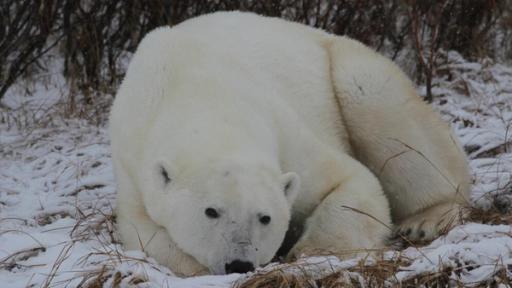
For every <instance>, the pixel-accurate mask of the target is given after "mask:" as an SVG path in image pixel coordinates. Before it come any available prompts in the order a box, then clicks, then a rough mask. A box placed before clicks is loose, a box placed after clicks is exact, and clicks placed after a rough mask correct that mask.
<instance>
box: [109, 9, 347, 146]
mask: <svg viewBox="0 0 512 288" xmlns="http://www.w3.org/2000/svg"><path fill="white" fill-rule="evenodd" d="M328 38H329V36H328V35H327V34H326V33H324V32H322V31H320V30H316V29H312V28H309V27H306V26H304V25H300V24H296V23H291V22H286V21H284V20H281V19H276V18H267V17H261V16H257V15H254V14H250V13H241V12H218V13H214V14H210V15H206V16H202V17H198V18H195V19H193V20H190V21H185V22H183V23H181V24H179V25H177V26H175V27H173V28H167V27H165V28H159V29H157V30H155V31H154V32H152V33H150V34H148V36H146V37H145V39H144V40H143V41H142V43H141V44H140V46H139V48H138V50H137V52H136V54H135V56H134V57H133V59H132V63H131V64H130V68H129V70H128V73H127V75H126V80H125V81H124V83H123V85H122V86H121V88H120V92H119V93H118V96H117V98H125V99H116V102H119V103H116V105H114V109H115V110H117V111H113V113H112V116H113V117H112V124H111V125H116V124H115V118H116V117H115V114H124V113H133V114H132V115H138V116H137V117H131V118H133V119H131V120H130V121H133V123H126V119H127V117H118V118H119V119H124V121H125V122H124V123H123V124H120V125H122V126H123V127H124V128H123V127H120V128H119V129H118V128H115V130H114V129H113V130H114V131H113V132H114V133H119V134H123V135H124V136H125V137H129V135H130V134H133V133H136V132H133V131H134V130H137V127H140V128H139V129H142V130H144V129H146V128H147V127H148V126H150V125H147V123H148V122H151V121H152V120H151V115H154V114H155V113H154V111H155V110H156V109H159V103H160V100H161V98H164V97H175V95H173V96H170V94H169V93H168V91H172V90H173V89H176V87H178V86H179V85H180V84H181V83H182V82H185V81H180V79H181V77H188V76H183V75H192V74H198V73H204V75H212V76H215V77H224V78H225V81H227V83H229V81H233V80H234V79H236V81H239V82H243V81H250V83H249V82H247V83H238V85H239V86H240V87H242V88H243V87H247V88H245V89H252V91H250V92H254V91H253V90H256V89H253V88H254V87H258V89H257V92H258V94H265V95H255V93H244V95H240V97H261V99H265V100H262V101H266V102H268V99H267V98H266V97H268V96H269V95H273V96H276V97H279V98H280V99H279V101H286V105H287V106H289V107H291V108H292V109H294V110H295V111H296V113H297V114H298V116H299V118H300V119H301V120H303V121H304V123H303V124H304V125H306V126H308V128H310V130H311V131H313V133H316V134H317V136H318V137H319V138H320V139H321V140H322V141H323V142H324V143H329V144H330V145H332V146H333V147H335V148H341V149H348V145H346V143H345V142H344V141H343V139H344V138H346V132H345V130H344V128H343V125H342V124H341V118H340V114H339V113H340V112H339V107H338V105H337V102H336V99H335V96H334V94H333V90H332V85H331V83H330V74H329V73H330V72H329V64H328V63H329V55H328V52H327V49H325V45H326V42H327V40H328ZM219 75H221V76H219ZM206 77H207V76H206ZM134 78H136V79H137V80H135V81H134V80H133V79H134ZM130 79H132V80H130ZM142 80H143V82H142ZM187 82H188V81H187ZM134 83H144V85H142V84H140V85H139V86H135V85H134ZM125 84H126V85H125ZM197 85H201V83H197ZM267 94H268V95H267ZM251 95H252V96H251ZM203 96H209V95H203ZM222 100H223V99H219V101H222ZM271 101H272V99H271ZM121 102H126V105H123V104H122V103H121ZM134 103H136V104H134ZM265 105H269V106H272V103H265ZM123 106H126V107H123ZM134 107H135V108H134ZM134 109H135V110H134ZM127 111H130V112H127ZM126 126H128V127H130V128H126ZM120 129H121V130H122V129H124V130H125V131H124V132H119V130H120ZM128 129H129V131H128ZM135 136H136V137H135ZM340 136H341V137H340ZM133 137H135V138H139V139H141V138H144V137H141V135H138V134H137V135H132V137H131V138H133ZM126 140H128V139H126ZM132 140H133V139H132ZM113 145H114V143H113Z"/></svg>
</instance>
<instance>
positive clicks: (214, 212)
mask: <svg viewBox="0 0 512 288" xmlns="http://www.w3.org/2000/svg"><path fill="white" fill-rule="evenodd" d="M204 214H205V215H206V216H207V217H208V218H212V219H215V218H219V216H220V215H219V212H217V210H215V209H213V208H206V209H205V210H204Z"/></svg>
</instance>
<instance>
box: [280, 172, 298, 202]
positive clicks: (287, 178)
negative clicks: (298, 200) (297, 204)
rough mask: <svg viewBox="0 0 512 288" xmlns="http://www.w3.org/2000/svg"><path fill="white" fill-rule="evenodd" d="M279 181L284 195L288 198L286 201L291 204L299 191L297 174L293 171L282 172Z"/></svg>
mask: <svg viewBox="0 0 512 288" xmlns="http://www.w3.org/2000/svg"><path fill="white" fill-rule="evenodd" d="M281 183H282V185H283V191H284V196H285V197H286V199H287V200H288V203H290V204H292V203H293V201H295V197H297V194H298V193H299V187H300V178H299V175H297V173H294V172H288V173H284V174H283V176H281Z"/></svg>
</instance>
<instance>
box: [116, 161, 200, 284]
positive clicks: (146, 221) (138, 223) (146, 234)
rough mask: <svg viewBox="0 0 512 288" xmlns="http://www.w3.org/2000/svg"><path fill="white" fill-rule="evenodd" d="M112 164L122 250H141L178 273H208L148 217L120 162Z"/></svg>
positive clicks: (187, 274)
mask: <svg viewBox="0 0 512 288" xmlns="http://www.w3.org/2000/svg"><path fill="white" fill-rule="evenodd" d="M116 164H117V163H116V161H114V165H115V166H116V169H115V172H116V182H117V230H118V233H119V235H120V238H121V242H122V243H123V247H124V249H125V250H142V251H144V252H145V253H146V254H147V255H148V256H150V257H153V258H155V259H156V260H157V262H158V263H160V264H163V265H166V266H168V267H169V268H171V270H172V271H173V272H174V273H176V274H177V275H179V276H193V275H201V274H206V273H208V269H207V268H206V267H204V266H203V265H201V264H199V263H198V262H197V261H196V260H195V259H194V258H192V257H191V256H190V255H188V254H186V253H184V252H183V251H181V249H180V248H179V247H177V246H176V244H175V243H174V241H172V239H171V238H170V237H169V234H168V233H167V231H166V230H165V228H163V227H161V226H159V225H157V224H156V223H155V222H153V220H151V219H150V218H149V216H148V215H147V213H146V210H145V208H144V205H143V202H142V198H141V196H140V194H139V193H138V191H137V190H136V188H135V187H136V186H135V185H134V183H133V181H132V178H131V177H129V173H127V171H126V170H125V169H124V167H122V165H116Z"/></svg>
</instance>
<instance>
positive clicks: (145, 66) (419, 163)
mask: <svg viewBox="0 0 512 288" xmlns="http://www.w3.org/2000/svg"><path fill="white" fill-rule="evenodd" d="M110 125H111V136H112V153H113V161H114V169H115V173H116V179H117V183H118V211H117V215H118V229H119V233H120V235H121V238H122V241H123V243H124V245H125V247H126V248H128V249H143V250H144V251H146V252H147V253H148V254H149V255H150V256H153V257H155V258H156V259H157V260H158V261H159V262H161V263H163V264H166V265H168V266H169V267H170V268H171V269H172V270H173V271H175V272H176V273H178V274H182V275H193V274H201V273H207V272H208V271H209V272H211V273H216V274H222V273H225V270H224V268H225V264H226V263H230V262H231V261H234V260H243V261H248V262H252V263H254V265H255V266H258V265H262V264H265V263H267V262H268V261H270V260H271V258H272V257H273V256H274V254H275V253H276V251H277V249H278V248H279V246H280V244H281V243H282V242H283V239H284V237H285V232H286V230H287V229H288V228H289V226H290V227H291V228H290V231H292V230H293V231H302V233H300V234H298V233H293V232H292V233H290V235H291V237H290V238H291V239H292V240H290V241H291V242H290V243H293V242H294V241H293V240H297V239H293V238H294V237H298V236H300V239H298V242H297V243H296V244H295V245H294V247H293V249H292V250H291V252H290V253H289V256H296V255H299V254H301V253H303V252H308V251H309V252H311V251H314V250H317V249H318V250H324V251H325V250H327V251H333V252H336V253H339V254H347V255H352V254H355V253H357V252H361V249H371V248H380V247H382V246H383V245H384V241H385V238H386V237H387V236H389V234H390V231H389V227H390V226H391V215H390V212H391V214H392V215H393V218H394V220H395V221H396V222H397V223H398V224H399V227H401V228H403V229H406V230H407V229H409V228H410V229H411V231H408V232H410V233H412V234H411V235H413V234H414V233H416V234H418V235H420V236H422V235H421V233H420V232H421V231H423V234H425V233H427V235H425V237H433V235H435V234H436V233H437V231H438V230H439V225H437V226H436V225H435V224H438V222H440V223H441V222H442V223H441V224H444V223H445V222H446V221H445V219H447V218H446V217H443V215H440V214H442V213H440V209H441V208H436V207H444V208H443V209H444V210H450V209H449V208H451V207H452V206H453V205H454V203H462V202H463V200H464V197H465V195H466V194H467V190H468V188H467V186H468V182H469V181H468V179H467V167H466V163H465V158H464V156H463V153H462V152H461V151H460V148H459V147H458V145H457V143H456V142H455V140H454V139H453V138H452V137H451V134H450V130H449V129H448V127H447V126H446V125H445V124H444V123H441V121H440V120H439V119H438V116H436V115H435V114H434V113H433V112H432V111H431V109H430V108H429V107H428V106H427V105H425V104H424V103H422V102H421V100H420V99H419V98H418V97H417V96H416V94H415V92H414V88H413V86H412V84H411V83H410V81H409V80H408V79H407V77H406V76H404V75H403V73H402V72H401V71H400V70H399V69H398V68H397V67H396V66H395V65H394V64H393V63H392V62H390V61H388V60H386V59H385V58H384V57H382V56H379V55H377V54H376V53H374V52H373V51H371V50H370V49H369V48H367V47H365V46H363V45H362V44H360V43H358V42H356V41H353V40H350V39H348V38H345V37H335V36H331V35H329V34H326V33H324V32H322V31H319V30H315V29H312V28H308V27H306V26H303V25H300V24H295V23H290V22H286V21H283V20H279V19H274V18H266V17H260V16H256V15H253V14H248V13H240V12H229V13H228V12H222V13H215V14H210V15H207V16H202V17H198V18H195V19H192V20H189V21H186V22H184V23H182V24H180V25H177V26H175V27H173V28H172V29H171V28H167V27H166V28H159V29H157V30H155V31H154V32H151V33H150V34H148V35H147V36H146V37H145V38H144V40H143V41H142V43H141V44H140V46H139V48H138V50H137V52H136V53H135V55H134V57H133V59H132V62H131V64H130V67H129V69H128V72H127V74H126V78H125V80H124V81H123V84H122V85H121V87H120V89H119V92H118V94H117V97H116V100H115V103H114V106H113V109H112V115H111V122H110ZM411 148H412V149H411ZM354 157H355V158H354ZM356 159H357V160H356ZM162 169H165V171H166V173H167V174H168V176H169V178H170V179H171V181H170V183H167V184H166V183H165V179H164V177H163V175H162ZM372 172H373V173H372ZM374 174H375V175H377V176H378V177H379V179H377V178H376V177H375V176H374ZM379 180H380V183H381V184H382V186H383V187H384V190H385V193H386V196H387V197H385V196H384V193H383V191H382V188H381V184H379ZM287 183H289V184H290V185H288V186H289V187H288V190H287V191H285V186H286V184H287ZM388 201H389V204H390V205H388ZM208 207H214V208H215V209H218V210H219V211H221V213H220V215H221V216H220V217H219V218H218V219H210V218H208V217H206V215H205V214H204V211H205V209H206V208H208ZM390 207H391V210H390ZM445 208H446V209H445ZM443 209H441V210H443ZM444 210H443V211H444ZM429 211H430V212H429ZM433 211H434V212H435V213H434V212H433ZM450 211H451V210H450ZM455 211H457V210H455ZM261 215H269V216H271V217H272V220H271V222H270V223H269V224H268V225H263V224H261V223H260V222H259V221H258V219H259V217H261ZM410 219H415V220H410ZM408 220H410V221H408ZM443 221H445V222H443ZM289 223H290V224H289ZM432 223H433V224H432ZM302 226H304V227H303V229H302ZM422 229H423V230H422ZM294 234H295V235H294ZM287 239H288V238H287ZM287 243H288V240H287ZM141 246H142V247H141Z"/></svg>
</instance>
